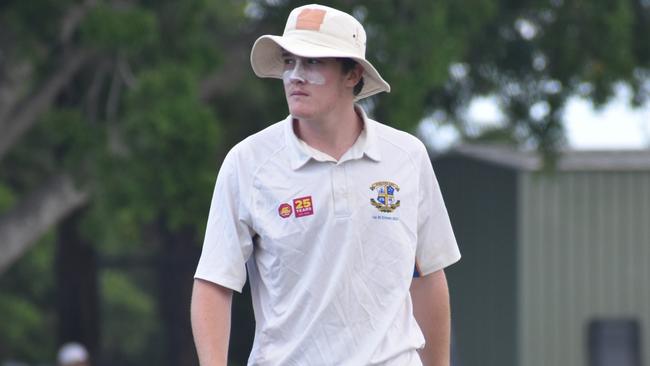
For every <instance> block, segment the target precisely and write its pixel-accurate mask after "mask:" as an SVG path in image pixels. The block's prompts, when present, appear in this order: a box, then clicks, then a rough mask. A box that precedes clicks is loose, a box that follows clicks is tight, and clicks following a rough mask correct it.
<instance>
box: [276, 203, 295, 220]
mask: <svg viewBox="0 0 650 366" xmlns="http://www.w3.org/2000/svg"><path fill="white" fill-rule="evenodd" d="M291 213H292V210H291V205H290V204H288V203H283V204H281V205H280V207H278V214H279V215H280V217H282V218H283V219H286V218H287V217H289V216H291Z"/></svg>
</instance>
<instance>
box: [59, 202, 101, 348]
mask: <svg viewBox="0 0 650 366" xmlns="http://www.w3.org/2000/svg"><path fill="white" fill-rule="evenodd" d="M84 212H85V209H80V210H77V211H75V212H74V213H73V214H72V215H71V216H69V217H68V218H67V219H65V220H64V221H63V222H62V223H61V225H60V227H59V229H58V232H57V243H56V257H55V270H56V287H57V292H56V296H57V297H56V304H57V313H58V341H59V345H60V344H63V343H65V342H70V341H75V342H79V343H81V344H83V345H84V346H85V347H86V348H87V349H88V351H89V353H90V355H91V358H92V359H98V351H99V334H100V332H99V324H100V319H99V301H98V298H99V293H98V284H97V280H98V279H97V272H98V270H97V256H96V254H95V250H94V248H93V246H92V244H91V243H90V242H89V241H88V240H86V239H85V238H83V236H82V235H81V219H82V217H83V213H84Z"/></svg>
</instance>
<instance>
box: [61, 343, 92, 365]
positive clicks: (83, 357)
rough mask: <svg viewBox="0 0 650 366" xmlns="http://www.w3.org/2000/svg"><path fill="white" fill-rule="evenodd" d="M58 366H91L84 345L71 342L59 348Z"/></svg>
mask: <svg viewBox="0 0 650 366" xmlns="http://www.w3.org/2000/svg"><path fill="white" fill-rule="evenodd" d="M57 365H58V366H90V357H89V356H88V351H87V350H86V347H84V346H83V345H81V344H79V343H76V342H70V343H66V344H64V345H63V346H61V348H59V354H58V356H57Z"/></svg>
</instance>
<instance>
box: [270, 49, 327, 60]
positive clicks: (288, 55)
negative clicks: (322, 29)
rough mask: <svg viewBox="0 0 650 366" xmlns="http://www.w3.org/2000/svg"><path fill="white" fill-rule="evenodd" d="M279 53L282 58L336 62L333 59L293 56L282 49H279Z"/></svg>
mask: <svg viewBox="0 0 650 366" xmlns="http://www.w3.org/2000/svg"><path fill="white" fill-rule="evenodd" d="M280 51H281V52H280V55H281V56H282V58H287V57H291V58H302V59H315V60H323V61H325V60H336V58H334V57H303V56H297V55H294V54H293V53H291V52H289V51H287V50H284V49H281V50H280Z"/></svg>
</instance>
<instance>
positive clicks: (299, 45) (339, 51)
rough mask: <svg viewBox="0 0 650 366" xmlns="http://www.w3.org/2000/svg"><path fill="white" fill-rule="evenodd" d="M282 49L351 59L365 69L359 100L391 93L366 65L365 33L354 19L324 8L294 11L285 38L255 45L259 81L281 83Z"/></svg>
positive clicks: (253, 59)
mask: <svg viewBox="0 0 650 366" xmlns="http://www.w3.org/2000/svg"><path fill="white" fill-rule="evenodd" d="M282 49H285V50H286V51H288V52H290V53H293V54H294V55H297V56H301V57H341V58H351V59H353V60H355V61H357V62H358V63H359V64H361V66H363V70H364V72H363V79H364V85H363V89H361V92H360V93H359V95H357V96H356V99H357V100H359V99H362V98H366V97H369V96H371V95H373V94H377V93H380V92H383V91H385V92H390V85H388V83H387V82H386V81H384V79H382V78H381V76H380V75H379V73H378V72H377V70H376V69H375V68H374V66H372V64H371V63H370V62H368V61H366V32H365V31H364V29H363V26H362V25H361V23H359V22H358V21H357V20H356V19H355V18H354V17H353V16H351V15H349V14H347V13H344V12H342V11H340V10H336V9H333V8H330V7H327V6H323V5H317V4H312V5H305V6H301V7H298V8H295V9H293V11H291V13H290V14H289V19H287V25H286V26H285V28H284V33H283V34H282V36H272V35H264V36H262V37H260V38H258V39H257V41H255V44H254V45H253V50H252V51H251V65H252V66H253V71H255V74H256V75H257V76H259V77H263V78H264V77H266V78H277V79H282V72H283V71H284V63H283V60H282Z"/></svg>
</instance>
